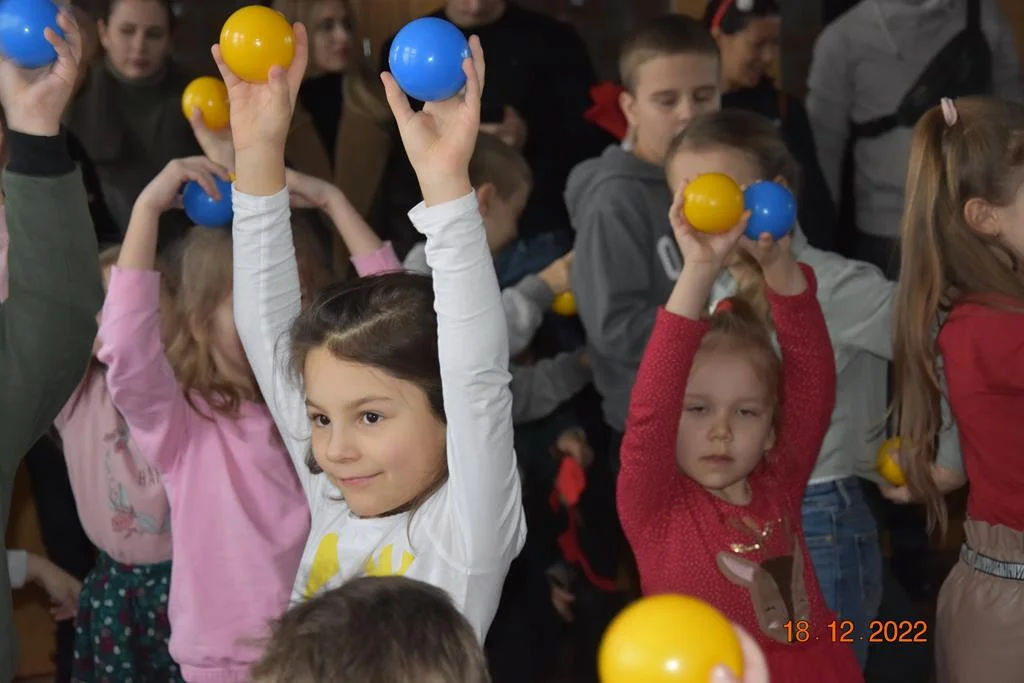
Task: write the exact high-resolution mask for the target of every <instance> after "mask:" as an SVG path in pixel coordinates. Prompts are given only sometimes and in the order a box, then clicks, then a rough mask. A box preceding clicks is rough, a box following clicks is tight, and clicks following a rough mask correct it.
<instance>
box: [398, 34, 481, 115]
mask: <svg viewBox="0 0 1024 683" xmlns="http://www.w3.org/2000/svg"><path fill="white" fill-rule="evenodd" d="M469 58H470V52H469V43H468V42H467V41H466V37H465V36H464V35H463V34H462V31H460V30H459V29H458V27H457V26H455V24H452V23H451V22H448V21H445V20H444V19H438V18H436V17H423V18H421V19H416V20H415V21H411V22H409V23H408V24H406V25H405V26H404V27H403V28H402V30H401V31H399V32H398V35H396V36H395V40H394V42H392V43H391V52H390V53H388V68H389V69H390V70H391V75H392V76H394V78H395V81H396V82H397V83H398V87H400V88H401V89H402V92H404V93H405V94H406V95H408V96H409V97H412V98H413V99H416V100H421V101H423V102H440V101H442V100H447V99H448V98H449V97H453V96H454V95H456V94H457V93H458V92H459V91H460V90H462V88H463V86H465V85H466V74H465V73H464V72H463V71H462V64H463V62H465V61H466V60H467V59H469Z"/></svg>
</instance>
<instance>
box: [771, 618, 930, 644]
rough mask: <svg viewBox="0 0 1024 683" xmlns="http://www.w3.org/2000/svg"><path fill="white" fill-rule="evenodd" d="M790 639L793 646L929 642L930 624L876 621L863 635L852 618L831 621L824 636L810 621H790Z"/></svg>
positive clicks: (788, 627)
mask: <svg viewBox="0 0 1024 683" xmlns="http://www.w3.org/2000/svg"><path fill="white" fill-rule="evenodd" d="M786 638H787V639H788V640H789V642H791V643H807V642H811V641H825V642H833V643H855V642H860V641H867V642H869V643H927V642H928V622H926V621H895V620H892V619H873V620H872V621H870V622H868V628H867V632H866V633H865V632H859V631H858V628H857V625H856V624H855V623H854V622H852V621H850V620H849V619H839V620H837V621H832V622H829V623H828V624H827V625H826V626H825V629H824V630H823V631H822V632H821V633H817V634H816V633H814V632H812V630H811V625H810V623H808V622H806V621H787V622H786Z"/></svg>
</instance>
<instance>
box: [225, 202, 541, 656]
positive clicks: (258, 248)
mask: <svg viewBox="0 0 1024 683" xmlns="http://www.w3.org/2000/svg"><path fill="white" fill-rule="evenodd" d="M233 204H234V233H233V234H234V309H235V323H236V325H237V327H238V333H239V337H240V338H241V340H242V344H243V346H244V347H245V351H246V355H247V356H248V357H249V361H250V363H251V365H252V369H253V372H254V373H255V376H256V380H257V382H258V383H259V387H260V390H261V391H262V392H263V395H264V397H265V399H266V401H267V405H268V406H269V408H270V411H271V413H272V414H273V416H274V419H275V420H276V422H277V424H278V427H279V429H280V431H281V435H282V437H283V438H284V441H285V444H286V445H287V447H288V452H289V454H290V456H291V458H292V462H293V464H294V465H295V469H296V471H297V472H298V474H299V478H300V480H301V481H302V486H303V488H304V489H305V491H306V495H307V497H308V499H309V506H310V511H311V514H312V525H311V530H310V535H309V540H308V541H307V543H306V547H305V550H304V551H303V556H302V561H301V564H300V566H299V572H298V575H297V577H296V579H295V584H294V587H293V590H292V598H293V600H295V601H298V600H302V599H303V598H306V597H308V596H311V595H314V594H316V593H319V592H320V591H322V590H325V589H329V588H333V587H336V586H338V585H340V584H341V583H343V582H344V581H346V580H348V579H350V578H352V577H355V576H358V575H366V574H369V575H394V574H399V575H404V576H407V577H410V578H414V579H418V580H420V581H425V582H427V583H430V584H433V585H435V586H438V587H439V588H442V589H444V590H445V591H447V592H448V594H449V595H450V596H451V598H452V600H453V601H454V603H455V604H456V605H457V606H458V607H459V609H460V610H461V611H462V613H463V614H464V615H465V616H466V618H467V619H468V620H469V622H470V623H471V624H472V625H473V628H474V630H475V631H476V633H477V636H478V637H479V638H480V640H481V642H482V641H483V639H484V637H485V636H486V634H487V629H488V628H489V626H490V623H491V620H492V619H493V618H494V613H495V611H496V610H497V607H498V601H499V598H500V596H501V589H502V585H503V583H504V581H505V575H506V573H507V572H508V568H509V565H510V564H511V563H512V560H513V559H514V558H515V557H516V556H517V555H518V554H519V551H520V550H521V549H522V547H523V544H524V542H525V540H526V521H525V518H524V515H523V508H522V497H521V491H520V481H519V476H518V472H517V469H516V458H515V452H514V450H513V445H512V443H513V440H512V395H511V392H510V391H509V387H508V384H509V372H508V366H509V355H508V332H507V330H506V325H505V314H504V310H503V308H502V301H501V295H500V293H499V290H498V282H497V278H496V276H495V274H494V264H493V262H492V260H491V254H490V252H489V251H488V249H487V242H486V238H485V236H484V227H483V221H482V219H481V217H480V212H479V208H478V205H477V202H476V196H475V195H473V194H470V195H467V196H465V197H463V198H461V199H457V200H455V201H451V202H447V203H445V204H441V205H438V206H434V207H430V208H427V207H426V206H425V205H423V204H420V205H419V206H417V207H415V208H414V209H413V210H412V211H410V212H409V217H410V219H411V220H412V222H413V225H415V226H416V229H417V230H419V231H420V232H421V233H423V234H424V235H425V236H426V238H427V247H426V255H427V261H428V263H429V264H430V267H431V269H432V271H433V276H434V277H433V283H434V296H435V301H434V308H435V310H436V312H437V335H438V355H439V361H440V366H441V378H442V388H443V393H444V410H445V415H446V418H447V422H448V425H447V449H446V452H447V459H448V480H447V481H446V482H445V484H444V485H443V486H442V487H441V488H440V489H439V490H438V491H437V492H436V493H434V494H433V495H432V496H431V497H430V498H429V499H428V500H427V501H426V502H425V503H424V504H423V505H422V506H420V507H419V509H417V510H416V511H415V512H414V513H412V517H411V519H410V513H402V514H396V515H392V516H388V517H382V518H360V517H357V516H355V515H354V514H353V513H352V512H351V511H350V510H349V508H348V506H347V505H346V504H345V502H344V501H343V500H342V499H341V495H340V492H339V491H338V489H337V488H336V487H334V486H333V485H332V484H331V483H330V482H329V480H328V479H327V478H326V477H325V476H324V475H322V474H319V475H314V474H311V473H310V471H309V469H308V468H307V467H306V464H305V460H306V454H307V453H308V451H309V439H310V422H309V419H308V416H307V413H306V408H305V394H304V391H303V389H302V387H301V386H298V385H297V384H296V383H295V380H294V379H293V378H292V377H291V376H290V373H289V366H290V364H289V360H290V355H291V348H290V344H289V343H288V334H287V333H288V329H289V327H290V326H291V324H292V322H293V321H294V320H295V318H296V317H297V316H298V314H299V309H300V290H299V275H298V268H297V266H296V262H295V251H294V246H293V242H292V234H291V226H290V211H289V208H288V192H287V190H282V191H281V192H279V193H277V194H275V195H273V196H270V197H255V196H250V195H245V194H242V193H240V192H238V191H237V190H235V191H234V192H233Z"/></svg>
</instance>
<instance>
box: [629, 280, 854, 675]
mask: <svg viewBox="0 0 1024 683" xmlns="http://www.w3.org/2000/svg"><path fill="white" fill-rule="evenodd" d="M801 267H802V268H803V270H804V274H805V275H806V277H807V279H808V282H809V284H810V286H809V287H808V288H807V290H806V291H805V292H804V293H802V294H799V295H797V296H794V297H781V296H778V295H775V294H773V293H772V292H768V299H769V303H770V305H771V311H772V318H773V321H774V323H775V326H776V330H777V333H778V338H779V343H780V345H781V347H782V354H783V365H782V378H781V415H780V419H779V421H778V433H777V437H778V438H777V440H776V446H775V448H773V449H772V450H771V451H770V452H769V453H768V454H767V455H766V457H765V459H764V460H762V461H761V463H760V464H759V465H758V467H757V468H756V469H755V470H754V472H753V473H752V474H751V475H750V477H749V479H748V481H749V484H750V488H751V491H752V494H753V496H752V500H751V502H750V504H749V505H747V506H745V507H738V506H733V505H730V504H729V503H727V502H725V501H723V500H721V499H720V498H718V497H716V496H714V495H712V494H711V493H709V492H707V491H705V490H704V489H703V488H702V487H701V486H700V485H699V484H698V483H697V482H695V481H693V480H692V479H690V478H689V477H687V476H686V475H684V474H683V473H682V472H681V471H680V470H679V468H678V466H677V465H676V457H675V453H676V435H677V431H678V425H679V419H680V416H681V414H682V408H683V396H684V394H685V392H686V382H687V379H688V377H689V374H690V367H691V365H692V363H693V357H694V355H695V354H696V352H697V350H698V348H699V347H700V342H701V339H702V338H703V336H704V334H705V333H706V332H707V330H708V323H707V321H700V322H696V321H693V320H688V319H686V318H682V317H679V316H676V315H672V314H671V313H668V312H667V311H665V310H664V309H661V310H660V311H659V312H658V318H657V322H656V324H655V327H654V331H653V333H652V335H651V339H650V342H649V343H648V346H647V350H646V352H645V353H644V358H643V362H642V363H641V365H640V370H639V373H638V375H637V379H636V384H635V385H634V387H633V394H632V398H631V404H630V410H629V418H628V421H627V425H626V434H625V437H624V438H623V442H622V451H621V454H622V470H621V472H620V474H619V480H618V508H619V517H620V519H621V520H622V527H623V529H624V530H625V532H626V537H627V538H628V539H629V542H630V545H631V546H632V548H633V552H634V554H635V555H636V560H637V566H638V568H639V570H640V582H641V587H642V588H643V592H644V594H645V595H652V594H658V593H682V594H686V595H693V596H696V597H698V598H701V599H703V600H705V601H707V602H709V603H711V604H712V605H714V606H715V607H717V608H718V609H719V610H721V611H722V612H723V613H724V614H725V615H726V616H727V617H729V618H730V619H732V620H733V621H735V622H737V623H739V624H741V625H742V626H743V627H745V628H746V629H747V630H748V631H749V632H750V633H751V634H753V635H754V636H755V637H756V638H757V640H758V643H759V644H760V645H761V647H762V648H763V649H764V652H765V654H766V655H767V657H768V661H769V665H770V668H771V677H772V680H777V681H785V682H786V683H854V682H856V683H862V682H863V680H864V678H863V675H862V674H861V671H860V667H859V666H858V664H857V660H856V658H855V656H854V654H853V650H852V649H851V648H850V647H849V646H848V645H840V644H833V643H832V635H831V632H830V630H829V629H828V625H829V623H830V622H832V621H833V620H834V619H835V615H834V614H833V613H832V612H830V611H829V609H828V607H827V606H826V604H825V600H824V597H823V595H822V593H821V589H820V587H819V586H818V582H817V578H816V577H815V573H814V567H813V565H812V564H811V559H810V557H809V556H808V554H807V547H806V544H805V542H804V538H803V530H802V524H801V511H800V506H801V500H802V497H803V492H804V489H805V488H806V486H807V480H808V477H809V476H810V473H811V470H812V469H813V467H814V464H815V462H816V460H817V457H818V452H819V450H820V448H821V443H822V440H823V438H824V436H825V432H826V431H827V430H828V427H829V423H830V420H831V415H832V408H833V406H834V404H835V392H836V372H835V361H834V359H833V353H832V345H831V343H830V341H829V337H828V330H827V329H826V327H825V319H824V317H823V316H822V313H821V307H820V306H819V305H818V301H817V299H816V298H815V291H816V281H815V279H814V273H813V271H811V269H810V268H807V267H805V266H801ZM751 526H754V527H756V528H757V529H758V530H760V531H761V532H762V534H761V535H760V536H759V535H756V533H755V532H753V531H751V529H750V527H751ZM787 556H788V557H787ZM801 565H802V568H801ZM789 572H791V573H792V574H793V576H795V577H798V578H797V580H796V581H793V580H791V578H790V577H788V576H787V573H789ZM800 577H802V580H803V581H802V584H803V589H802V590H801V588H800V581H799V578H800ZM776 589H777V590H776ZM805 594H806V601H802V600H799V598H801V597H802V596H803V595H805ZM794 597H796V598H798V599H797V600H795V601H794ZM773 598H774V599H773ZM759 614H760V615H762V617H763V618H762V619H759V618H758V615H759ZM803 619H806V620H807V623H808V640H807V642H804V643H791V642H789V638H787V637H786V634H785V629H784V627H783V625H784V624H785V623H786V622H787V621H790V620H794V621H799V620H803ZM762 622H764V623H774V624H775V628H771V629H770V628H768V627H767V626H765V627H762ZM773 634H774V637H773ZM854 635H855V637H859V636H860V635H864V636H865V637H867V636H868V635H869V634H866V633H865V634H854Z"/></svg>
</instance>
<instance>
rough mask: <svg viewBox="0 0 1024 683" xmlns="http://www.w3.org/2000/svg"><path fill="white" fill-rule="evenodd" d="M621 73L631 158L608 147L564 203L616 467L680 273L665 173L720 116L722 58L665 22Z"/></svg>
mask: <svg viewBox="0 0 1024 683" xmlns="http://www.w3.org/2000/svg"><path fill="white" fill-rule="evenodd" d="M619 71H620V74H621V77H622V80H623V83H624V85H625V87H626V92H625V93H624V94H623V95H622V97H621V105H622V109H623V111H624V112H625V114H626V117H627V119H628V120H629V123H630V126H631V128H632V130H633V134H634V138H635V139H634V144H633V146H632V149H631V151H627V150H625V149H623V148H622V146H620V145H613V146H610V147H608V148H607V149H606V150H605V151H604V153H603V154H602V155H601V156H600V157H598V158H596V159H591V160H589V161H585V162H583V163H582V164H580V165H579V166H577V167H576V168H575V169H573V172H572V174H571V175H570V176H569V182H568V187H567V190H566V195H565V197H566V203H567V205H568V207H569V215H570V216H571V217H572V224H573V228H575V230H576V247H575V252H576V258H575V260H574V262H573V269H572V289H573V292H574V293H575V295H576V302H577V306H578V307H579V316H580V320H581V321H582V322H583V326H584V327H585V328H586V331H587V344H588V346H587V356H588V358H589V360H590V363H591V364H592V366H593V372H594V383H595V386H596V387H597V390H598V391H599V392H600V394H601V396H602V398H603V412H604V418H605V421H606V422H607V423H608V425H609V426H610V427H611V428H612V430H613V431H614V432H615V436H614V438H613V439H612V442H613V443H612V458H613V460H614V461H615V462H617V461H618V450H619V447H618V444H619V442H620V441H621V438H622V431H623V429H625V425H626V410H627V407H628V404H629V392H630V390H631V389H632V387H633V379H634V377H635V376H636V371H637V367H638V366H639V365H640V358H641V356H642V355H643V350H644V346H645V345H646V344H647V338H648V337H649V336H650V334H651V329H652V328H653V327H654V319H655V315H656V312H657V308H658V306H659V305H660V304H661V303H662V302H664V301H665V299H667V298H668V295H669V292H671V291H672V283H673V282H674V281H675V279H676V277H677V276H678V275H679V269H680V266H681V263H680V258H679V251H678V249H677V247H676V245H675V242H674V241H673V239H672V230H671V226H669V224H668V221H667V220H666V218H665V215H666V212H667V211H668V208H669V206H670V205H671V204H672V193H671V192H670V191H669V190H668V188H667V187H666V186H665V172H664V170H663V168H662V166H663V164H664V161H665V154H666V152H667V151H668V146H669V143H670V142H671V141H672V138H673V137H675V135H676V134H678V133H679V131H681V130H682V129H683V128H685V127H686V124H687V123H688V122H689V121H690V119H692V118H693V117H695V116H697V115H698V114H701V113H704V112H708V111H717V110H718V108H719V97H720V95H719V63H718V48H717V46H716V45H715V41H714V39H713V38H712V37H711V35H710V34H709V33H708V31H707V29H705V28H704V27H703V26H702V25H701V24H700V22H698V21H697V20H695V19H692V18H690V17H685V16H678V15H670V16H665V17H661V18H659V19H657V20H655V21H653V22H652V23H650V24H648V25H647V26H645V27H643V28H641V29H640V30H639V31H637V32H636V33H635V34H633V36H632V37H631V38H630V39H629V40H628V41H626V44H625V45H624V46H623V48H622V52H621V55H620V57H619Z"/></svg>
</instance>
